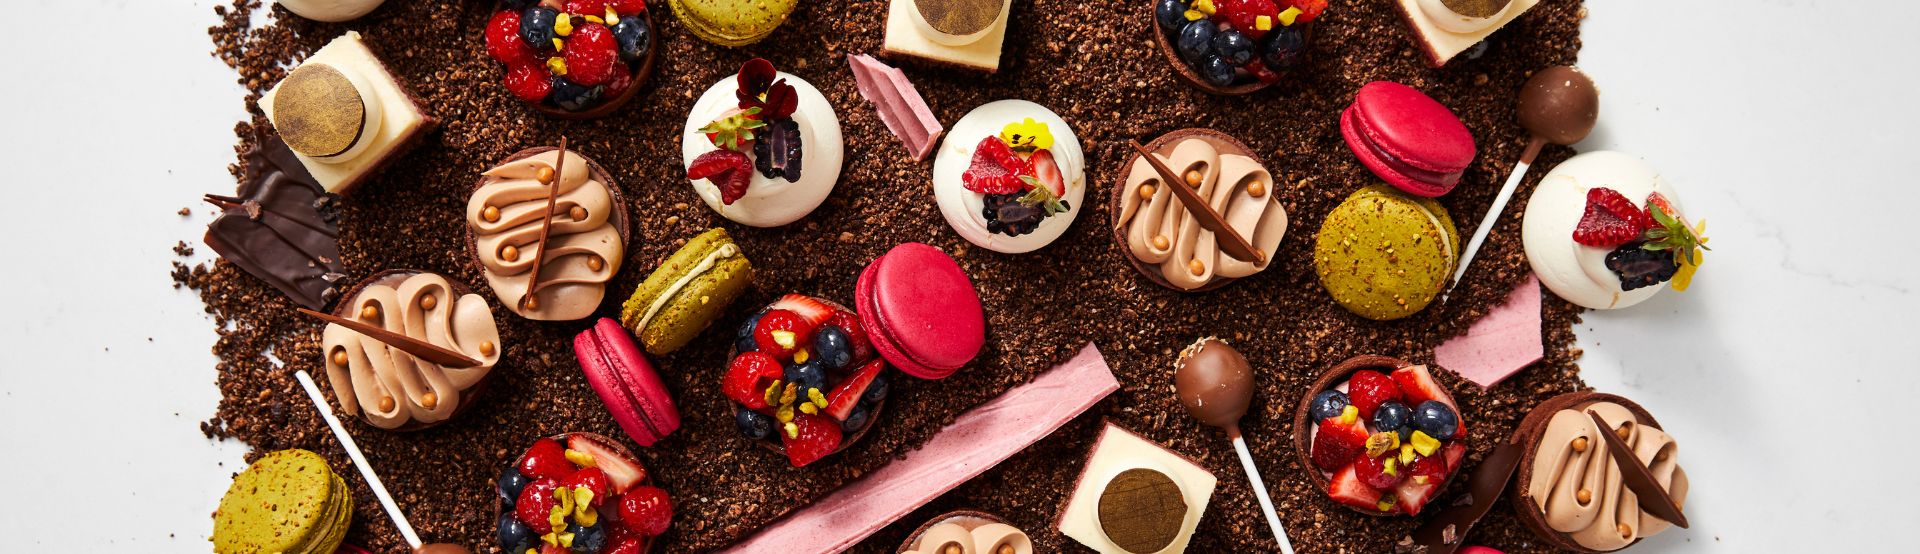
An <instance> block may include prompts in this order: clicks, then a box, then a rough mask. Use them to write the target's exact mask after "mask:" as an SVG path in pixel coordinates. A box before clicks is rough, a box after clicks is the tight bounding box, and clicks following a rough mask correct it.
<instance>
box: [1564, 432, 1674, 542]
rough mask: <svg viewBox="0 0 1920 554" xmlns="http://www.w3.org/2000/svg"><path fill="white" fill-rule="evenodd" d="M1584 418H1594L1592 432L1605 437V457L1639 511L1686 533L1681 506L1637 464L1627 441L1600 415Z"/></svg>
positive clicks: (1636, 459) (1642, 465) (1643, 465)
mask: <svg viewBox="0 0 1920 554" xmlns="http://www.w3.org/2000/svg"><path fill="white" fill-rule="evenodd" d="M1587 416H1588V417H1592V418H1593V424H1594V426H1595V428H1596V429H1599V430H1600V435H1601V436H1604V437H1606V443H1607V453H1608V454H1611V455H1613V465H1616V466H1619V467H1620V482H1621V483H1624V484H1626V485H1627V490H1630V491H1633V495H1634V496H1636V497H1638V498H1639V499H1640V509H1642V510H1646V512H1647V513H1649V514H1653V515H1654V517H1658V518H1660V519H1664V520H1667V522H1668V523H1672V524H1674V525H1676V526H1678V527H1680V528H1681V529H1686V528H1687V514H1684V513H1681V512H1680V506H1679V505H1678V504H1674V503H1673V495H1671V494H1668V493H1667V489H1666V487H1662V486H1660V481H1659V480H1658V479H1654V477H1653V471H1652V470H1649V469H1647V464H1643V463H1640V457H1639V456H1635V455H1634V454H1633V447H1630V446H1627V441H1625V440H1622V439H1621V438H1620V435H1619V434H1618V433H1615V432H1613V429H1614V427H1613V426H1612V425H1608V424H1607V420H1604V419H1600V414H1598V413H1595V412H1594V411H1593V410H1587ZM1635 425H1638V423H1636V424H1635Z"/></svg>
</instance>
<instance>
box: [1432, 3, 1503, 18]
mask: <svg viewBox="0 0 1920 554" xmlns="http://www.w3.org/2000/svg"><path fill="white" fill-rule="evenodd" d="M1509 2H1512V0H1440V3H1441V4H1444V5H1446V6H1447V9H1450V10H1453V13H1457V14H1460V15H1464V16H1467V17H1493V16H1495V15H1498V14H1499V13H1500V12H1501V10H1505V9H1507V4H1508V3H1509Z"/></svg>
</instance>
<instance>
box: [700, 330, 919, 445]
mask: <svg viewBox="0 0 1920 554" xmlns="http://www.w3.org/2000/svg"><path fill="white" fill-rule="evenodd" d="M808 297H809V298H812V299H814V300H817V301H819V302H820V303H821V304H826V305H827V307H829V308H833V309H836V310H845V311H847V312H849V313H853V314H855V315H858V314H859V312H855V311H853V309H852V308H848V307H846V306H842V305H840V303H839V302H834V301H832V300H827V299H825V298H821V297H818V296H812V295H809V296H808ZM768 307H771V305H769V306H768ZM765 311H767V308H764V307H763V308H761V309H760V310H759V311H756V312H754V313H762V312H765ZM739 355H740V351H739V350H737V349H734V348H731V347H729V348H727V364H724V365H722V366H721V367H722V369H721V371H722V372H724V371H726V369H725V368H726V367H727V366H728V365H731V364H732V363H733V359H734V358H735V357H737V356H739ZM874 359H877V360H881V362H880V363H882V364H885V363H886V360H884V359H881V358H880V355H879V354H875V355H874ZM868 361H869V362H870V361H872V360H868ZM887 367H892V366H891V365H888V366H887ZM881 371H882V372H885V371H886V370H885V369H884V368H883V369H881ZM895 371H898V370H897V369H896V370H895ZM835 384H838V383H835ZM888 386H889V387H891V386H893V383H891V382H889V383H888ZM827 388H828V389H832V388H833V387H832V386H828V387H827ZM887 396H888V397H892V396H893V394H892V393H891V392H889V393H888V394H887ZM887 400H888V399H887V398H882V399H880V401H879V402H876V403H874V404H873V409H872V410H870V411H868V412H867V426H866V427H861V428H860V430H859V431H854V432H853V434H852V435H843V436H842V437H841V438H840V447H839V448H835V449H833V452H831V453H828V454H827V456H832V455H834V454H839V453H841V452H842V451H845V450H846V449H847V447H848V446H852V445H853V443H856V442H860V439H861V438H862V437H865V436H867V433H868V432H869V431H872V430H873V428H874V427H875V426H877V425H879V424H880V414H881V413H882V412H884V411H885V410H886V407H887ZM738 409H740V406H739V405H738V404H735V403H734V402H733V399H727V413H725V414H722V415H723V416H724V417H727V418H732V417H733V411H734V410H738ZM721 421H726V420H724V419H723V420H721ZM773 432H774V433H775V435H769V436H768V437H767V438H765V439H750V438H746V437H744V436H742V437H741V438H742V439H745V440H748V441H751V442H753V443H754V444H758V445H760V447H761V448H765V449H767V450H771V451H774V452H775V453H778V454H780V455H781V456H785V455H787V443H786V441H784V440H780V439H779V438H778V437H777V435H778V434H779V433H780V432H781V431H780V428H779V427H775V428H774V429H773ZM822 458H824V456H823V457H822ZM796 469H798V468H796Z"/></svg>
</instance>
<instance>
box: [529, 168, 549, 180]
mask: <svg viewBox="0 0 1920 554" xmlns="http://www.w3.org/2000/svg"><path fill="white" fill-rule="evenodd" d="M533 178H534V179H538V180H539V181H540V182H541V183H551V182H553V168H551V167H542V168H540V169H538V170H535V171H534V172H533Z"/></svg>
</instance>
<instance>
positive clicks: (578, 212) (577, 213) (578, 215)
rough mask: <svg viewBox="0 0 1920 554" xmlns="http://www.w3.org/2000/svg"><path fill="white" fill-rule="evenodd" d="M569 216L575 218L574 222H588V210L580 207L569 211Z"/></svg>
mask: <svg viewBox="0 0 1920 554" xmlns="http://www.w3.org/2000/svg"><path fill="white" fill-rule="evenodd" d="M567 215H570V216H573V220H574V221H586V220H587V209H586V208H582V207H579V206H574V207H573V209H571V210H567Z"/></svg>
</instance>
